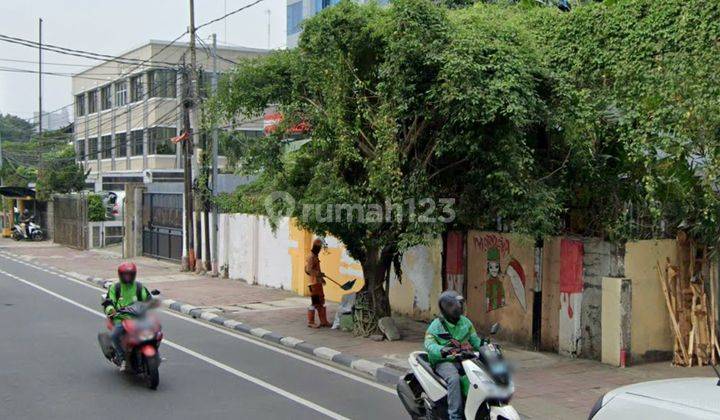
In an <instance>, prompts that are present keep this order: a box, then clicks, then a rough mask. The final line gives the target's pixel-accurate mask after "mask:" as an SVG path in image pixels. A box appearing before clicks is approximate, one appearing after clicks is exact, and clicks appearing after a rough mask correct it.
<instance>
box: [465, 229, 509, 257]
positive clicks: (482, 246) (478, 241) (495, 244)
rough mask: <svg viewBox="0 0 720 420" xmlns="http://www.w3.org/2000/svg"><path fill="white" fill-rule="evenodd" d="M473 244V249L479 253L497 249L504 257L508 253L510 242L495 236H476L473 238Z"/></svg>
mask: <svg viewBox="0 0 720 420" xmlns="http://www.w3.org/2000/svg"><path fill="white" fill-rule="evenodd" d="M473 243H475V247H477V249H479V250H481V251H487V250H488V249H490V248H497V250H498V251H500V255H502V256H505V255H507V254H508V253H509V252H510V240H508V239H507V238H503V237H502V236H499V235H495V234H490V235H485V236H476V237H474V238H473Z"/></svg>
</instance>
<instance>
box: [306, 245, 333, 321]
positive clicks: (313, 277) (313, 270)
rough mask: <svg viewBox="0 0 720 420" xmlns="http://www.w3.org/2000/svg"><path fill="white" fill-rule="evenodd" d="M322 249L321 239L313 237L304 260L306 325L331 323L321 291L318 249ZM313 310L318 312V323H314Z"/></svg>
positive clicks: (321, 282)
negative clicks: (307, 302)
mask: <svg viewBox="0 0 720 420" xmlns="http://www.w3.org/2000/svg"><path fill="white" fill-rule="evenodd" d="M321 249H322V241H321V240H320V239H315V240H314V241H313V246H312V252H311V253H310V255H308V257H307V260H306V261H305V273H306V274H307V275H308V276H310V284H309V285H308V287H309V288H310V306H309V307H308V312H307V319H308V327H311V328H318V327H329V326H330V325H331V324H330V323H329V322H328V320H327V312H326V309H325V293H324V292H323V284H324V283H325V280H323V276H324V274H323V272H322V270H320V256H319V255H320V250H321ZM315 311H317V313H318V319H319V320H320V323H319V324H315Z"/></svg>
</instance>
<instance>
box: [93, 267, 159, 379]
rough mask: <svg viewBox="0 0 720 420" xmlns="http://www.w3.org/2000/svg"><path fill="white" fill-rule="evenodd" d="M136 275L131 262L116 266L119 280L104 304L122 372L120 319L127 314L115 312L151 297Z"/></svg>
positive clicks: (121, 330)
mask: <svg viewBox="0 0 720 420" xmlns="http://www.w3.org/2000/svg"><path fill="white" fill-rule="evenodd" d="M136 275H137V266H135V264H134V263H131V262H124V263H122V264H120V266H118V278H119V281H118V282H117V283H115V284H113V285H112V286H111V287H110V289H108V294H107V301H106V306H105V314H106V315H107V316H108V317H109V318H110V319H112V321H113V323H114V324H115V328H114V329H113V331H112V333H111V334H110V338H111V339H112V343H113V346H114V347H115V352H116V355H117V357H118V358H119V359H120V360H121V361H122V362H121V364H120V371H121V372H124V371H125V370H126V369H127V361H126V360H125V352H124V351H123V348H122V336H123V334H125V329H124V328H123V325H122V320H123V319H126V318H127V316H126V315H123V314H117V312H118V310H120V309H122V308H124V307H126V306H129V305H132V304H133V303H135V302H137V301H147V300H150V299H152V295H151V294H150V292H148V290H147V289H146V288H145V287H144V286H143V285H142V284H140V282H137V281H135V276H136Z"/></svg>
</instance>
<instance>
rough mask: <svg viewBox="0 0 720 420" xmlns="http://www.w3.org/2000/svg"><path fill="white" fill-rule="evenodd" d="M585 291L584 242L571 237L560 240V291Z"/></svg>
mask: <svg viewBox="0 0 720 420" xmlns="http://www.w3.org/2000/svg"><path fill="white" fill-rule="evenodd" d="M582 291H583V243H582V242H580V241H573V240H571V239H563V240H562V241H561V242H560V292H561V293H568V294H570V293H582Z"/></svg>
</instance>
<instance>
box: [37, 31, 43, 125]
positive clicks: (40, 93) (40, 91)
mask: <svg viewBox="0 0 720 420" xmlns="http://www.w3.org/2000/svg"><path fill="white" fill-rule="evenodd" d="M42 23H43V20H42V18H39V19H38V135H39V137H42Z"/></svg>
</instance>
